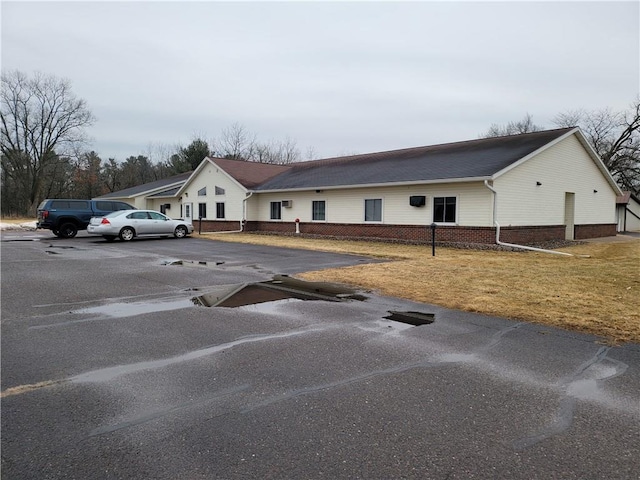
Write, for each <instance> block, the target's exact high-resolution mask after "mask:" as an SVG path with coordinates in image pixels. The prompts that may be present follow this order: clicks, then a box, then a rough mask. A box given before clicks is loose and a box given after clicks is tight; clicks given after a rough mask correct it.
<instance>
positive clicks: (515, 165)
mask: <svg viewBox="0 0 640 480" xmlns="http://www.w3.org/2000/svg"><path fill="white" fill-rule="evenodd" d="M577 131H578V129H577V128H574V129H573V130H569V131H568V132H567V133H565V134H564V135H562V136H561V137H558V138H556V139H555V140H552V141H550V142H549V143H547V144H545V145H543V146H542V147H540V148H539V149H537V150H535V151H533V152H531V153H530V154H529V155H526V156H524V157H522V158H521V159H520V160H516V161H515V162H513V163H512V164H511V165H509V166H507V167H505V168H503V169H502V170H500V171H498V172H496V173H494V174H493V176H492V178H491V179H492V180H495V179H496V178H498V177H501V176H502V175H504V174H505V173H507V172H509V171H511V170H513V169H514V168H516V167H518V166H520V165H522V164H523V163H524V162H526V161H527V160H529V159H530V158H533V157H535V156H536V155H538V154H539V153H542V152H544V151H545V150H547V149H548V148H551V147H552V146H554V145H555V144H557V143H560V142H561V141H562V140H564V139H565V138H567V137H569V136H571V135H573V134H574V133H576V132H577Z"/></svg>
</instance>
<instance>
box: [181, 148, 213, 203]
mask: <svg viewBox="0 0 640 480" xmlns="http://www.w3.org/2000/svg"><path fill="white" fill-rule="evenodd" d="M209 163H213V162H211V159H210V158H209V157H205V158H204V160H202V161H201V162H200V165H198V166H197V167H196V169H195V170H194V171H193V173H192V174H191V175H189V178H187V179H186V180H185V182H184V184H183V185H182V187H180V189H179V190H178V191H177V192H176V194H175V196H176V197H179V196H180V195H182V192H184V190H185V188H187V187H188V186H189V184H190V183H191V181H192V180H193V179H194V178H196V175H198V173H200V171H201V170H202V169H203V168H204V167H205V166H206V165H207V164H209Z"/></svg>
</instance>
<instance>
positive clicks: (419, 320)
mask: <svg viewBox="0 0 640 480" xmlns="http://www.w3.org/2000/svg"><path fill="white" fill-rule="evenodd" d="M384 318H386V319H387V320H393V321H394V322H402V323H407V324H409V325H413V326H416V327H417V326H419V325H429V324H430V323H433V322H434V321H435V314H433V313H425V312H396V311H393V310H390V311H389V315H387V316H386V317H384Z"/></svg>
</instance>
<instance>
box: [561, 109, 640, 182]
mask: <svg viewBox="0 0 640 480" xmlns="http://www.w3.org/2000/svg"><path fill="white" fill-rule="evenodd" d="M554 123H555V124H556V125H557V126H558V127H572V126H576V125H579V126H580V128H581V129H582V131H583V132H584V134H585V135H586V137H587V138H588V140H589V143H590V144H591V146H592V147H593V149H594V150H595V151H596V153H597V154H598V155H599V156H600V158H601V159H602V161H603V162H604V164H605V165H606V166H607V168H608V169H609V171H610V172H611V174H612V175H613V177H614V178H615V179H616V180H617V182H618V183H619V184H620V186H621V187H622V188H623V189H625V190H630V191H632V192H634V193H635V194H640V97H638V98H637V99H636V101H635V102H634V103H632V104H631V106H630V108H629V110H628V111H626V112H614V111H612V110H611V109H610V108H605V109H601V110H593V111H585V110H573V111H569V112H566V113H561V114H559V115H557V116H556V118H555V119H554Z"/></svg>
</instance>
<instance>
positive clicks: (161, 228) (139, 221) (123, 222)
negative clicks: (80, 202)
mask: <svg viewBox="0 0 640 480" xmlns="http://www.w3.org/2000/svg"><path fill="white" fill-rule="evenodd" d="M192 232H193V225H191V224H190V223H187V222H185V221H184V220H173V219H171V218H169V217H167V216H166V215H164V214H162V213H160V212H156V211H155V210H117V211H115V212H112V213H110V214H108V215H106V216H104V217H91V220H90V221H89V225H88V226H87V233H89V234H90V235H102V236H103V237H104V238H105V239H106V240H107V241H108V242H112V241H113V240H115V238H116V237H120V240H122V241H124V242H128V241H129V240H133V238H134V237H141V236H147V235H173V236H174V237H176V238H183V237H186V236H187V235H188V234H190V233H192Z"/></svg>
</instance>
